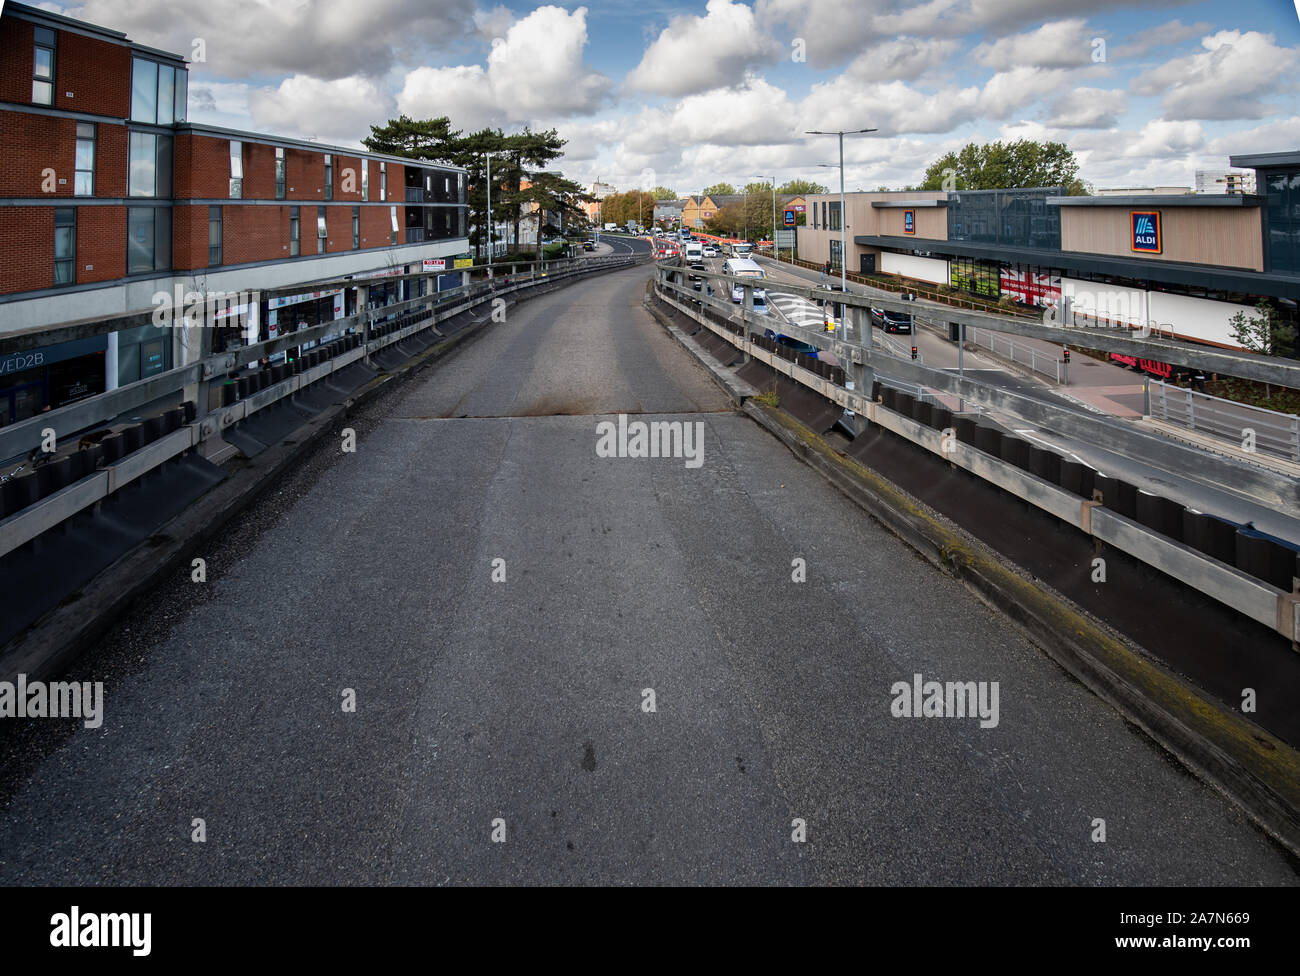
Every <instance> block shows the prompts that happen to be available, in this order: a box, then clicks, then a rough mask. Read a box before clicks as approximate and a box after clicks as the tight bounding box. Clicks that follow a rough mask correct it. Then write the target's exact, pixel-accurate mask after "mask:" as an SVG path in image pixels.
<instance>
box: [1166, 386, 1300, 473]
mask: <svg viewBox="0 0 1300 976" xmlns="http://www.w3.org/2000/svg"><path fill="white" fill-rule="evenodd" d="M1149 388H1150V391H1151V416H1153V417H1159V418H1160V419H1161V420H1165V421H1168V422H1170V423H1174V424H1178V425H1179V426H1182V427H1186V428H1187V429H1188V430H1196V431H1201V432H1203V433H1207V434H1213V435H1215V436H1216V437H1223V438H1225V439H1227V440H1230V441H1235V442H1237V443H1238V444H1240V445H1243V446H1244V445H1250V449H1253V450H1257V451H1265V452H1267V453H1269V454H1272V455H1275V456H1277V457H1281V458H1286V459H1287V460H1288V461H1298V462H1300V417H1297V416H1296V415H1295V414H1293V413H1280V412H1278V411H1276V410H1266V409H1264V408H1263V407H1256V406H1252V405H1251V404H1248V403H1238V402H1237V401H1235V400H1224V399H1222V398H1220V397H1216V396H1211V395H1210V394H1208V393H1197V392H1196V391H1194V390H1189V389H1183V388H1181V387H1177V386H1170V385H1169V384H1167V383H1165V382H1164V381H1163V380H1153V381H1152V382H1151V383H1150V384H1149Z"/></svg>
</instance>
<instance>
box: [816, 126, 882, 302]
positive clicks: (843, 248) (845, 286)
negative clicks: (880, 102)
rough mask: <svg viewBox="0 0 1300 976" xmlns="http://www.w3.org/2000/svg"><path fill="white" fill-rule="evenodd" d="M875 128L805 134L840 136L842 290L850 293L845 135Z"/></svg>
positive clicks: (818, 131) (873, 130)
mask: <svg viewBox="0 0 1300 976" xmlns="http://www.w3.org/2000/svg"><path fill="white" fill-rule="evenodd" d="M875 131H876V130H875V129H838V130H836V131H834V132H822V131H820V130H817V129H810V130H808V131H807V132H806V133H805V135H810V136H839V137H840V290H841V291H842V292H844V293H845V294H848V290H849V280H848V279H849V276H848V265H849V261H848V258H849V252H848V244H847V240H846V239H845V230H846V228H847V227H848V223H849V221H848V216H849V215H848V211H847V210H846V209H845V205H844V136H845V135H846V134H847V135H854V136H856V135H861V134H862V133H864V132H875Z"/></svg>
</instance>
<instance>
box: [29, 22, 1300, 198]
mask: <svg viewBox="0 0 1300 976" xmlns="http://www.w3.org/2000/svg"><path fill="white" fill-rule="evenodd" d="M488 4H489V5H483V6H476V5H475V4H474V2H472V0H203V2H201V3H200V2H194V0H131V2H129V3H128V2H125V0H89V2H86V3H82V4H58V3H42V4H41V6H43V7H47V8H49V9H51V10H56V11H59V12H62V13H65V14H69V15H71V16H74V17H80V18H82V19H85V20H89V21H91V22H94V23H97V24H100V25H103V26H106V27H111V28H115V29H117V30H122V31H125V32H126V33H127V34H128V35H129V36H130V37H131V38H132V39H133V40H136V41H139V42H141V43H144V44H148V45H151V46H154V47H160V48H163V49H165V50H170V51H175V52H177V53H182V54H184V55H185V56H186V57H189V58H191V60H193V61H194V63H193V64H192V70H191V75H190V106H189V114H190V119H191V120H193V121H196V122H208V123H212V124H215V125H225V126H231V127H235V128H240V129H251V130H254V131H261V132H271V133H276V134H282V135H293V136H299V137H307V138H312V137H314V138H317V139H319V140H320V141H322V142H330V143H335V144H338V145H357V144H358V143H359V140H360V139H361V138H362V137H363V136H365V135H366V134H368V132H369V128H368V126H369V125H370V124H371V123H372V122H382V121H384V120H386V119H388V118H390V117H392V116H395V115H397V114H400V113H405V114H407V115H410V116H412V117H416V118H424V117H429V116H438V115H448V116H450V117H451V120H452V123H453V124H454V125H455V126H456V127H458V128H463V129H466V130H469V129H473V128H477V127H481V126H484V125H494V126H500V127H502V128H504V129H506V130H508V131H509V130H513V129H519V128H522V126H523V125H525V124H530V125H532V126H533V127H534V128H538V127H541V128H550V127H555V128H557V129H559V131H560V134H561V135H562V136H563V137H564V138H566V139H567V140H568V146H567V147H566V155H565V158H564V159H563V160H562V161H561V162H560V164H559V165H560V168H561V169H562V170H563V171H564V172H565V174H566V175H568V176H570V177H573V178H575V179H578V180H581V181H583V182H588V181H590V180H593V179H596V178H600V179H602V180H604V181H606V182H610V183H614V184H615V185H617V186H619V187H620V188H624V189H626V188H631V187H634V186H637V185H641V184H643V183H649V184H650V185H654V184H662V185H665V186H668V187H671V188H673V189H676V190H678V191H679V192H680V193H683V194H685V193H688V192H698V191H699V190H700V188H701V187H703V186H704V185H707V184H709V183H713V182H716V181H719V180H726V181H729V182H731V183H735V184H743V183H745V182H748V181H750V180H751V179H754V178H757V177H769V176H776V177H777V178H778V180H781V181H784V180H786V179H789V178H792V177H803V178H807V179H814V180H817V181H818V182H822V183H826V184H832V183H833V182H836V181H837V180H838V175H837V174H833V173H831V172H830V171H828V170H825V169H819V168H818V164H821V163H834V162H835V161H836V159H837V155H836V153H837V150H836V144H835V140H834V138H829V139H827V138H818V137H814V136H807V135H804V130H806V129H841V128H843V129H860V128H866V127H874V128H876V129H878V130H879V131H878V132H876V133H874V134H872V135H869V136H860V137H857V138H854V139H851V140H846V146H845V155H846V174H847V184H848V188H849V189H875V188H876V187H877V186H880V185H887V186H895V187H896V186H901V185H903V184H906V183H913V182H918V181H919V180H920V179H921V175H922V173H923V171H924V168H925V166H926V165H927V164H928V163H929V162H930V161H932V160H933V159H934V158H935V157H937V156H939V155H940V154H942V153H943V152H944V151H946V150H947V149H950V148H956V147H959V146H961V145H963V144H964V143H966V142H969V141H971V140H978V141H984V140H991V139H997V138H1004V139H1006V138H1017V137H1020V136H1027V137H1031V138H1036V139H1056V140H1060V141H1064V142H1066V143H1068V144H1069V145H1070V146H1071V147H1072V148H1073V149H1074V150H1075V151H1076V153H1077V154H1078V156H1079V158H1080V160H1081V161H1082V163H1083V167H1082V171H1081V175H1082V176H1083V177H1084V178H1085V179H1088V180H1090V181H1091V182H1093V183H1094V184H1095V185H1097V186H1099V187H1117V186H1148V185H1153V184H1173V185H1188V186H1190V185H1191V183H1192V177H1193V172H1194V170H1195V169H1197V168H1203V167H1210V168H1217V167H1223V166H1226V164H1227V156H1228V154H1229V153H1234V152H1266V151H1275V150H1294V149H1297V148H1300V93H1298V91H1297V89H1298V88H1300V19H1298V17H1297V7H1296V5H1295V4H1294V3H1293V2H1292V0H1233V2H1231V3H1228V2H1222V0H1220V2H1212V3H1205V2H1200V3H1183V2H1179V0H1142V2H1141V3H1140V4H1132V3H1129V2H1122V0H921V2H909V0H752V2H750V3H739V2H731V0H707V2H694V3H679V2H674V0H592V2H589V3H585V4H578V3H566V4H548V5H544V6H538V5H532V4H516V3H494V2H492V0H488ZM197 54H201V55H202V56H203V57H204V60H199V59H198V57H197Z"/></svg>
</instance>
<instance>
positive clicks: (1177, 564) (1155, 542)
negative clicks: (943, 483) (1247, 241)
mask: <svg viewBox="0 0 1300 976" xmlns="http://www.w3.org/2000/svg"><path fill="white" fill-rule="evenodd" d="M656 290H657V292H658V293H659V295H660V297H661V298H662V299H663V300H664V301H666V302H668V303H669V304H670V305H672V306H673V307H675V308H677V309H678V310H680V311H682V312H684V313H685V314H687V315H691V316H692V317H696V318H697V320H698V321H700V322H701V323H702V324H703V325H704V326H705V327H707V328H709V329H710V330H711V331H713V332H714V333H715V334H716V335H718V336H720V337H721V338H723V339H724V340H726V341H727V342H729V343H731V344H732V345H734V346H736V347H738V348H739V349H741V350H742V351H743V352H744V353H745V355H746V356H748V357H752V358H754V359H757V360H759V361H761V362H764V363H766V364H767V365H769V366H771V367H772V368H773V369H775V370H776V371H777V372H779V373H782V374H784V375H787V376H789V377H790V378H791V379H793V380H794V381H796V382H798V383H800V384H801V385H803V386H806V387H809V388H811V389H813V390H815V391H817V392H819V393H821V394H822V395H823V396H825V397H827V399H829V400H831V401H832V402H834V403H836V404H838V405H840V406H843V407H845V408H847V409H849V410H852V411H854V412H855V413H856V414H858V415H859V416H861V417H864V418H866V419H868V420H869V421H870V422H872V423H875V424H879V425H880V426H883V427H885V428H887V429H889V430H891V431H893V432H894V433H896V434H899V435H900V436H902V437H904V438H906V439H908V440H911V441H913V442H914V443H917V444H919V445H920V446H922V447H923V448H925V449H927V450H929V451H931V452H932V453H935V454H938V455H939V456H941V457H943V458H944V459H945V460H948V461H950V462H952V463H953V464H956V465H958V466H960V467H962V468H965V469H966V470H967V471H969V472H971V473H972V474H973V475H975V476H976V477H979V478H982V479H984V480H985V481H988V482H990V483H992V484H995V485H997V486H999V487H1001V488H1003V489H1004V490H1006V491H1009V492H1011V493H1012V494H1014V495H1016V496H1017V497H1019V498H1021V499H1022V500H1024V501H1026V502H1028V503H1029V504H1031V505H1034V506H1035V507H1037V508H1039V509H1041V510H1043V511H1045V512H1048V513H1049V514H1052V515H1054V516H1056V517H1057V518H1059V519H1061V520H1062V521H1064V522H1066V523H1068V524H1071V525H1074V526H1075V527H1077V528H1078V529H1079V530H1080V531H1082V532H1084V533H1085V534H1087V535H1090V536H1092V537H1093V538H1095V539H1097V540H1099V541H1102V542H1105V543H1106V544H1108V545H1111V546H1114V547H1115V548H1117V549H1120V550H1122V551H1124V552H1127V553H1128V554H1129V555H1131V556H1133V557H1134V558H1136V559H1138V560H1139V561H1141V562H1144V563H1146V564H1148V565H1150V566H1153V567H1155V568H1157V569H1159V570H1161V571H1162V572H1165V573H1167V574H1169V575H1171V576H1173V577H1174V578H1176V579H1179V580H1181V581H1182V582H1184V583H1185V584H1186V585H1188V586H1190V587H1191V588H1193V589H1195V590H1198V591H1199V592H1201V593H1203V594H1204V595H1206V596H1208V597H1210V598H1211V599H1214V600H1216V601H1218V602H1220V603H1222V604H1224V605H1225V606H1228V607H1231V608H1232V609H1233V610H1235V611H1237V612H1238V613H1240V614H1243V615H1245V616H1247V617H1250V618H1251V619H1253V620H1255V621H1257V622H1259V623H1261V624H1263V625H1264V626H1265V627H1268V628H1270V629H1272V630H1274V631H1276V632H1277V633H1279V634H1281V635H1283V636H1284V637H1286V638H1289V639H1290V640H1291V641H1293V642H1295V641H1297V639H1300V596H1297V595H1296V594H1293V593H1291V592H1289V591H1288V590H1283V589H1279V588H1278V587H1276V586H1274V585H1272V584H1270V583H1269V582H1266V581H1265V580H1263V579H1260V578H1259V577H1257V576H1255V575H1252V574H1251V573H1248V572H1246V571H1244V570H1243V569H1241V568H1238V567H1237V566H1232V565H1229V564H1228V563H1225V562H1222V561H1220V560H1219V559H1215V558H1213V557H1212V556H1209V555H1207V554H1206V553H1205V552H1203V551H1200V550H1198V549H1196V548H1194V547H1192V546H1190V545H1187V544H1185V543H1183V542H1180V541H1177V540H1175V539H1173V538H1169V537H1167V536H1165V535H1164V534H1162V533H1161V532H1159V531H1156V530H1155V529H1153V528H1151V527H1150V526H1149V525H1147V524H1145V523H1144V522H1142V521H1139V520H1138V519H1136V518H1134V517H1130V516H1129V515H1124V514H1120V512H1119V511H1116V510H1112V509H1109V508H1107V507H1104V506H1103V505H1102V503H1101V502H1100V501H1097V500H1086V499H1084V498H1081V497H1080V496H1079V495H1078V494H1075V493H1073V492H1071V491H1069V490H1067V489H1066V488H1065V487H1064V485H1063V484H1061V485H1058V484H1055V483H1052V482H1050V481H1047V480H1044V479H1043V478H1042V477H1039V476H1037V475H1035V474H1033V473H1032V472H1031V471H1028V470H1025V469H1024V467H1023V466H1021V465H1016V464H1012V463H1010V462H1009V461H1007V460H1006V459H1005V458H1004V457H999V456H997V455H990V454H987V453H985V452H983V451H981V450H979V449H978V448H976V447H975V446H974V445H972V444H970V443H965V442H963V440H962V439H961V437H960V435H959V436H958V438H956V439H954V438H951V437H950V436H949V432H948V431H940V430H937V429H935V428H934V427H933V426H930V425H927V424H926V423H922V422H919V421H918V420H916V419H915V417H912V416H907V415H905V414H902V413H896V412H894V411H893V410H890V409H889V408H887V407H886V406H885V405H884V404H882V403H877V402H875V401H874V400H873V399H872V398H871V397H870V396H869V395H864V393H866V392H867V390H866V386H861V387H859V388H858V389H852V390H850V389H847V388H845V387H843V386H838V385H835V384H833V383H830V382H829V381H828V380H826V379H825V378H824V377H821V376H818V375H817V374H815V373H813V372H812V371H810V370H807V369H803V368H800V367H799V366H797V365H795V364H791V363H787V362H783V361H781V359H780V358H779V357H777V356H775V355H773V354H772V353H770V352H768V351H767V350H765V349H762V348H759V347H757V346H756V345H755V344H754V343H752V342H750V341H749V340H748V338H746V337H745V336H743V335H735V334H732V333H730V332H727V331H725V327H721V326H718V325H717V324H715V323H712V322H710V321H709V320H708V317H707V316H705V315H703V313H702V312H700V311H696V310H695V309H692V308H691V307H690V304H689V302H680V301H678V300H676V298H674V297H673V296H674V295H678V296H681V297H683V298H685V297H686V296H685V294H684V289H683V288H682V286H680V285H678V284H675V283H673V282H670V281H666V280H664V279H663V277H662V276H659V277H658V278H657V280H656ZM907 365H908V366H911V365H912V364H910V363H908V364H907ZM927 371H928V372H930V373H934V372H936V371H935V370H927ZM875 379H877V380H879V381H880V382H881V383H882V384H885V383H886V380H885V379H884V378H883V377H880V376H876V377H875ZM888 385H891V386H895V388H897V381H896V380H893V379H891V380H890V381H889V383H888ZM954 419H955V418H954ZM966 423H971V421H969V420H968V421H966ZM1062 464H1064V462H1062ZM1079 467H1080V468H1083V467H1086V466H1084V465H1079ZM1094 473H1095V472H1094ZM1108 480H1113V479H1108ZM1094 497H1095V496H1094ZM1202 517H1204V516H1202Z"/></svg>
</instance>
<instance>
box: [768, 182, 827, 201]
mask: <svg viewBox="0 0 1300 976" xmlns="http://www.w3.org/2000/svg"><path fill="white" fill-rule="evenodd" d="M776 192H777V193H789V194H791V195H793V196H798V197H806V196H809V195H810V194H813V193H827V192H829V191H828V190H827V189H826V187H824V186H822V185H821V184H820V183H814V182H813V181H812V180H790V181H789V182H787V183H784V184H782V185H781V187H780V189H778V190H777V191H776Z"/></svg>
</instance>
